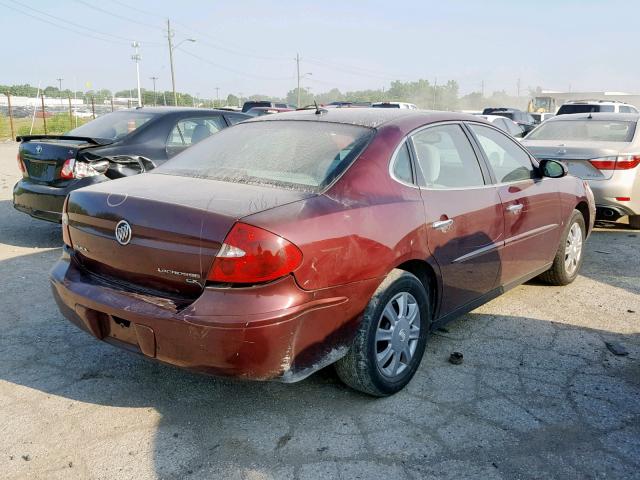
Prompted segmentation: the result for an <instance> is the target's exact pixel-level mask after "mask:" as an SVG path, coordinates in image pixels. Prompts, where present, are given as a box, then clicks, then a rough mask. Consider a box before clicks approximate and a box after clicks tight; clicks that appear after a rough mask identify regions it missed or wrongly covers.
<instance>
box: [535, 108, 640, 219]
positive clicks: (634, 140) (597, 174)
mask: <svg viewBox="0 0 640 480" xmlns="http://www.w3.org/2000/svg"><path fill="white" fill-rule="evenodd" d="M639 123H640V115H639V114H637V113H591V112H589V113H576V114H572V115H560V116H558V115H556V116H555V117H553V118H550V119H549V120H547V121H546V122H544V123H542V124H540V125H539V126H538V127H537V128H536V129H535V130H533V131H532V132H531V133H530V134H529V135H528V136H527V137H526V138H525V139H524V140H523V141H522V144H523V145H524V146H526V147H527V149H528V150H529V151H530V152H531V153H533V154H534V155H535V156H536V157H537V158H538V159H539V160H542V159H547V158H549V159H554V160H560V161H562V162H563V163H564V164H565V165H566V166H567V167H568V169H569V173H570V174H572V175H574V176H576V177H580V178H582V179H584V180H586V181H588V182H589V185H590V186H591V189H592V190H593V194H594V196H595V200H596V209H597V210H596V211H597V213H596V216H597V218H599V219H602V220H612V221H614V220H618V219H619V218H620V217H624V216H628V217H629V225H630V226H631V227H632V228H640V125H639Z"/></svg>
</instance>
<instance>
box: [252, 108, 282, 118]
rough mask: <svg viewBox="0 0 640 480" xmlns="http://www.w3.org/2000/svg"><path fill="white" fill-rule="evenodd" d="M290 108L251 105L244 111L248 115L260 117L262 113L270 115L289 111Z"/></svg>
mask: <svg viewBox="0 0 640 480" xmlns="http://www.w3.org/2000/svg"><path fill="white" fill-rule="evenodd" d="M291 111H293V109H291V108H277V107H253V108H250V109H249V110H247V111H246V112H245V113H246V114H247V115H249V116H250V117H261V116H262V115H271V114H273V113H282V112H291Z"/></svg>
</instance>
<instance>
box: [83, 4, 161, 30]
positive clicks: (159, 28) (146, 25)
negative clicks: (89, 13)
mask: <svg viewBox="0 0 640 480" xmlns="http://www.w3.org/2000/svg"><path fill="white" fill-rule="evenodd" d="M76 2H78V3H81V4H82V5H85V6H86V7H89V8H92V9H93V10H97V11H98V12H102V13H104V14H106V15H111V16H112V17H115V18H119V19H120V20H125V21H127V22H131V23H135V24H136V25H142V26H143V27H147V28H151V29H153V30H164V29H163V28H162V27H159V26H158V25H151V24H149V23H144V22H139V21H138V20H132V19H131V18H127V17H125V16H124V15H119V14H117V13H113V12H110V11H109V10H105V9H104V8H101V7H97V6H95V5H92V4H91V3H89V2H85V1H84V0H76Z"/></svg>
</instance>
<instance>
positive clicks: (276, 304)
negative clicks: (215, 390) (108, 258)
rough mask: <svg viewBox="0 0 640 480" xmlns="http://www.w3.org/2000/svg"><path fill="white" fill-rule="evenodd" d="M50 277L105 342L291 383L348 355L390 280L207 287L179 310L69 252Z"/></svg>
mask: <svg viewBox="0 0 640 480" xmlns="http://www.w3.org/2000/svg"><path fill="white" fill-rule="evenodd" d="M50 279H51V286H52V290H53V295H54V298H55V300H56V302H57V304H58V307H59V308H60V311H61V312H62V313H63V314H64V316H65V317H67V319H68V320H70V321H71V322H72V323H74V324H75V325H77V326H78V327H80V328H81V329H83V330H85V331H87V332H88V333H90V334H91V335H93V336H94V337H96V338H98V339H100V340H103V341H106V342H109V343H111V344H114V345H116V346H119V347H122V348H125V349H128V350H132V351H135V352H138V353H141V354H143V355H145V356H147V357H150V358H153V359H156V360H158V361H160V362H164V363H169V364H172V365H176V366H178V367H183V368H187V369H190V370H194V371H198V372H203V373H208V374H212V375H219V376H232V377H239V378H245V379H250V380H274V379H277V380H281V381H285V382H295V381H298V380H301V379H303V378H305V377H306V376H308V375H310V374H311V373H313V372H314V371H316V370H318V369H320V368H322V367H324V366H326V365H328V364H330V363H333V362H334V361H336V360H338V359H339V358H340V357H341V356H342V355H344V354H345V353H346V351H347V349H348V346H349V345H350V343H351V341H352V339H353V336H354V334H355V331H356V329H357V327H358V324H359V321H360V315H361V312H362V311H363V310H364V307H365V305H366V303H367V302H368V299H369V298H370V297H371V295H372V294H373V292H374V291H375V289H376V287H377V286H378V284H379V282H380V280H379V279H372V280H367V281H363V282H357V283H353V284H349V285H344V286H341V287H335V288H330V289H323V290H319V291H305V290H302V289H301V288H300V287H299V286H298V285H297V284H296V282H295V280H294V279H293V277H292V276H288V277H285V278H282V279H280V280H278V281H275V282H272V283H269V284H266V285H260V286H254V287H248V288H211V287H207V288H205V289H204V291H203V293H202V295H201V296H200V297H199V298H198V299H197V300H195V301H194V302H193V303H191V304H190V305H189V306H187V307H185V308H179V307H178V306H177V305H176V304H175V303H174V302H173V301H171V300H169V299H166V298H161V297H154V296H150V295H142V294H140V293H134V292H130V291H126V290H123V289H121V288H118V287H114V286H110V285H107V284H105V283H103V282H100V281H98V280H96V278H95V277H93V276H92V275H91V274H89V273H87V272H86V271H84V270H83V269H82V268H81V267H79V266H78V265H77V264H76V263H75V261H74V260H73V259H72V258H71V257H70V256H69V255H68V254H67V253H66V252H65V253H64V254H63V256H62V258H61V259H60V260H59V261H58V262H57V263H56V265H55V266H54V267H53V270H52V271H51V277H50Z"/></svg>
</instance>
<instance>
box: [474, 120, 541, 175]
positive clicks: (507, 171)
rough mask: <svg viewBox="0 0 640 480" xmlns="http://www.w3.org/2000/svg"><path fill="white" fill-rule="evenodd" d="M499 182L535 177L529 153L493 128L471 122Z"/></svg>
mask: <svg viewBox="0 0 640 480" xmlns="http://www.w3.org/2000/svg"><path fill="white" fill-rule="evenodd" d="M469 126H470V127H471V130H473V133H475V135H476V137H477V138H478V142H479V143H480V146H481V148H482V150H483V151H484V154H485V156H486V157H487V159H488V160H489V164H490V165H491V169H492V170H493V172H494V173H495V175H496V178H497V180H498V182H499V183H504V182H517V181H519V180H528V179H530V178H533V172H534V170H533V165H532V164H531V159H530V158H529V155H528V154H527V153H526V152H525V151H524V150H523V149H522V148H520V147H519V146H518V145H517V144H516V143H515V142H514V141H513V140H511V139H510V138H508V137H506V136H505V135H503V134H502V133H500V132H498V131H497V130H494V129H493V128H489V127H485V126H483V125H477V124H469Z"/></svg>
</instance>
